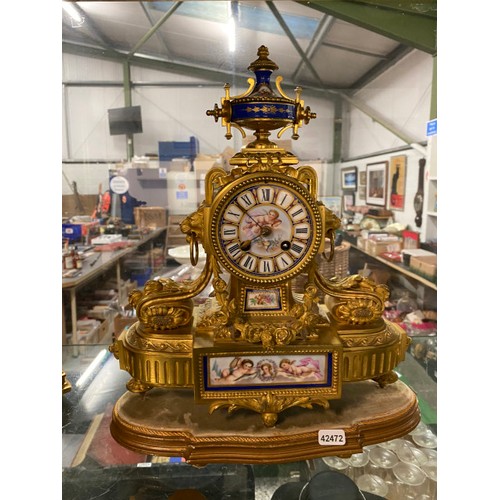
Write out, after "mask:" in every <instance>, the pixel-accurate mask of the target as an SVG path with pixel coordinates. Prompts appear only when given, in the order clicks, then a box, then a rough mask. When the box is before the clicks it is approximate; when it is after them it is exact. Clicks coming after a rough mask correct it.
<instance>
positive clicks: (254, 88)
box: [207, 45, 316, 149]
mask: <svg viewBox="0 0 500 500" xmlns="http://www.w3.org/2000/svg"><path fill="white" fill-rule="evenodd" d="M257 56H258V58H257V59H256V60H255V61H253V62H252V63H251V64H250V66H248V69H249V70H251V71H253V72H254V73H255V79H253V78H248V80H247V81H248V83H249V88H248V89H247V90H246V92H244V93H243V94H241V95H238V96H235V97H231V96H230V93H229V90H230V86H229V84H227V83H226V84H225V85H224V89H225V96H224V97H223V98H222V99H221V104H222V107H221V108H219V107H218V105H217V104H215V106H214V109H211V110H208V111H207V115H208V116H213V117H214V118H215V121H218V119H219V118H221V121H222V126H223V127H226V138H227V139H230V138H231V137H232V133H231V127H236V128H237V129H238V130H239V131H240V132H241V134H242V136H243V137H246V133H245V131H244V130H243V129H249V130H253V131H254V135H255V137H256V138H257V140H256V141H254V142H253V143H251V144H249V145H248V146H247V147H251V148H257V149H269V148H273V147H274V148H277V146H276V145H275V144H274V143H272V142H270V141H269V139H268V138H269V136H270V131H271V130H276V129H280V130H279V131H278V134H277V135H278V138H279V137H281V135H282V134H283V133H284V132H285V130H288V129H289V128H293V135H292V139H298V137H299V135H298V133H297V131H298V129H299V127H301V126H302V124H307V123H309V120H311V119H313V118H316V113H312V112H311V110H310V108H309V106H307V107H306V108H304V101H303V100H301V99H300V94H301V92H302V89H301V88H300V87H297V88H296V89H295V93H296V95H295V99H292V98H290V97H288V96H287V95H286V94H285V93H284V92H283V90H282V88H281V81H282V80H283V78H282V77H281V76H278V77H276V80H275V85H276V88H277V90H278V94H277V93H275V92H274V91H273V89H272V87H271V75H272V72H273V71H274V70H277V69H279V67H278V65H277V64H276V63H275V62H274V61H272V60H271V59H269V57H268V56H269V50H268V48H267V47H266V46H264V45H261V46H260V47H259V49H258V50H257Z"/></svg>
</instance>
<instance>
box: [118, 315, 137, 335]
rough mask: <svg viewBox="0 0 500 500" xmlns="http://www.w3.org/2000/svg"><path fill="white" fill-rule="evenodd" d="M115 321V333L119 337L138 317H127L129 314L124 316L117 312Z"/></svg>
mask: <svg viewBox="0 0 500 500" xmlns="http://www.w3.org/2000/svg"><path fill="white" fill-rule="evenodd" d="M113 322H114V324H113V328H114V330H113V333H114V336H115V338H118V337H119V336H120V334H121V333H122V332H123V330H125V329H126V328H127V327H129V326H130V325H133V324H134V323H136V322H137V318H136V317H135V316H133V317H127V316H122V315H121V314H117V315H116V316H115V319H114V320H113Z"/></svg>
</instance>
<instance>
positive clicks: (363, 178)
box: [358, 170, 366, 186]
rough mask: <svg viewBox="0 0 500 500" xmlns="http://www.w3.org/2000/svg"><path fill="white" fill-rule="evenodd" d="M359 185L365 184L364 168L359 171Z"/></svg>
mask: <svg viewBox="0 0 500 500" xmlns="http://www.w3.org/2000/svg"><path fill="white" fill-rule="evenodd" d="M358 181H359V185H360V186H366V170H362V171H361V172H359V179H358Z"/></svg>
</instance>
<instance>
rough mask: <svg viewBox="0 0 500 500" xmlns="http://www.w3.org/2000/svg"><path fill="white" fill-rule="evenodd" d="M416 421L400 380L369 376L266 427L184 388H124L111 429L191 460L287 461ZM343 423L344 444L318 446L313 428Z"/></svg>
mask: <svg viewBox="0 0 500 500" xmlns="http://www.w3.org/2000/svg"><path fill="white" fill-rule="evenodd" d="M419 421H420V411H419V407H418V402H417V398H416V395H415V393H414V392H413V391H412V390H411V389H410V388H409V387H408V386H406V385H405V384H404V383H403V382H401V381H397V382H395V383H394V384H390V385H389V386H387V387H385V388H384V389H381V388H380V387H379V386H378V384H376V383H375V382H373V381H371V380H367V381H362V382H356V383H346V384H344V387H343V394H342V399H340V400H332V401H330V402H329V408H327V409H318V410H315V411H308V412H304V411H303V410H301V409H299V408H290V409H288V410H285V411H284V412H282V413H281V414H280V421H279V426H276V427H273V428H269V427H266V426H265V425H264V423H263V422H262V419H261V418H260V416H259V415H258V414H256V413H255V412H252V411H248V410H238V411H237V415H236V414H233V415H229V414H228V413H226V412H215V413H213V414H212V415H210V416H209V415H208V412H207V408H206V406H203V405H196V404H195V403H194V402H193V397H192V392H191V391H189V390H168V389H164V388H155V389H152V390H151V391H149V392H148V393H147V394H145V395H144V394H134V393H131V392H128V393H126V394H124V395H123V396H122V397H121V398H120V399H119V400H118V401H117V402H116V404H115V407H114V410H113V418H112V423H111V434H112V436H113V437H114V439H115V440H116V441H117V442H118V443H120V444H121V445H122V446H124V447H126V448H128V449H131V450H134V451H137V452H140V453H145V454H148V455H155V456H169V457H170V456H181V457H184V458H185V459H186V461H187V462H188V463H190V464H192V465H199V466H202V465H206V464H208V463H245V464H257V463H266V464H267V463H285V462H295V461H302V460H306V459H312V458H319V457H323V456H333V455H337V456H344V457H348V456H350V455H352V454H353V453H359V452H361V451H362V448H363V447H364V446H367V445H371V444H376V443H380V442H384V441H388V440H391V439H396V438H398V437H402V436H404V435H406V434H408V433H409V432H410V431H412V430H413V429H414V428H415V427H416V426H417V424H418V423H419ZM332 429H333V430H341V431H342V430H343V431H344V432H345V438H346V439H345V444H344V445H341V446H338V445H333V446H332V445H330V446H325V445H320V444H319V441H318V432H319V431H322V430H332Z"/></svg>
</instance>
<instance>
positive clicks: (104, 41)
mask: <svg viewBox="0 0 500 500" xmlns="http://www.w3.org/2000/svg"><path fill="white" fill-rule="evenodd" d="M274 3H275V2H272V1H266V4H267V5H268V7H269V9H270V10H271V12H272V13H273V15H274V17H275V18H276V20H277V21H278V23H279V24H280V26H281V28H282V29H283V31H284V32H285V34H286V35H287V37H288V38H289V40H290V42H291V43H292V45H293V46H294V48H295V50H296V51H297V52H298V54H299V55H300V58H301V62H300V63H299V65H298V66H297V68H296V70H295V72H294V74H293V77H292V78H293V79H296V78H297V77H298V75H299V74H300V71H301V69H302V67H303V66H306V67H307V68H308V69H309V70H310V71H311V73H312V74H313V75H314V77H315V78H316V80H317V81H318V83H319V87H315V86H311V85H302V87H303V88H305V89H308V91H309V92H310V93H312V94H314V95H315V96H317V97H322V98H325V97H326V96H328V95H329V96H330V97H331V98H332V99H334V101H335V102H336V106H335V107H336V108H337V107H338V100H337V99H335V96H340V97H342V98H343V99H344V100H345V101H347V102H349V103H350V104H351V105H353V106H355V107H356V108H358V109H359V110H360V111H362V112H363V113H365V114H367V115H368V116H369V117H370V118H371V119H373V120H374V121H376V122H377V123H379V124H380V125H382V126H383V127H384V128H386V129H387V130H388V131H390V132H391V133H392V134H394V135H395V136H397V137H398V138H400V139H401V140H402V141H404V142H405V143H406V144H409V145H411V144H413V143H415V142H416V140H415V139H414V138H412V137H410V136H408V135H406V134H405V133H404V132H402V131H401V130H399V129H398V128H397V127H396V126H394V125H393V124H391V123H389V122H388V121H387V120H386V119H385V118H384V117H383V116H381V115H380V114H379V113H377V112H376V111H375V110H373V109H371V108H370V107H369V106H367V105H366V104H365V103H363V102H361V101H360V100H358V99H355V98H354V97H352V93H353V92H354V91H355V90H358V89H359V88H361V87H362V86H364V85H366V84H367V83H368V82H369V81H371V80H373V79H374V78H376V77H377V76H379V75H380V74H381V73H382V72H383V71H385V70H387V68H388V67H390V66H391V65H393V64H395V62H397V61H398V60H400V59H401V58H402V57H404V56H405V55H406V54H407V53H408V52H410V51H411V49H410V48H408V47H398V48H397V49H395V50H394V51H393V52H392V53H391V54H389V55H388V56H379V55H376V54H365V55H372V56H373V57H382V58H383V59H384V60H382V61H381V62H380V63H379V64H377V65H376V66H375V67H374V68H372V69H371V70H370V71H369V72H368V73H366V74H365V75H363V77H362V78H360V79H359V80H358V81H357V82H356V83H355V85H354V86H353V88H351V89H350V91H351V92H349V91H345V90H344V91H341V90H338V89H331V88H330V89H327V88H325V85H324V83H323V82H322V80H321V78H320V76H319V74H318V72H317V71H316V69H315V68H314V66H313V65H312V63H311V61H310V59H311V58H312V56H313V55H314V53H315V52H316V51H317V50H318V48H319V47H320V46H321V45H322V43H323V40H324V37H325V36H326V34H327V33H328V31H329V29H330V28H331V27H332V26H333V24H334V22H335V18H339V19H343V20H345V21H347V22H350V23H352V24H355V25H357V26H362V27H364V28H366V29H368V30H370V31H374V32H377V33H379V34H382V35H384V36H387V37H389V38H391V39H394V40H398V41H400V43H402V44H405V45H407V46H409V47H413V48H417V49H419V50H423V51H424V52H427V53H431V54H435V52H436V15H435V14H436V2H435V0H428V1H425V0H423V1H421V3H419V4H414V3H412V5H406V4H404V5H402V2H397V7H395V5H396V2H393V1H391V0H385V1H384V0H381V1H370V0H366V1H364V2H360V1H356V0H350V1H345V0H334V1H319V0H311V1H297V3H300V4H304V5H306V6H307V7H309V8H312V9H315V10H319V11H321V12H324V13H325V14H327V16H325V17H324V18H323V19H322V20H321V22H320V24H319V26H318V29H317V31H316V33H315V34H314V36H313V38H312V41H311V44H310V45H309V47H308V48H307V50H306V52H304V51H303V50H302V48H301V47H300V45H299V43H298V42H297V40H296V39H295V37H294V35H293V33H292V32H291V30H290V28H289V27H288V26H287V24H286V22H285V20H284V19H283V17H282V16H281V14H280V13H279V11H278V9H277V8H276V6H275V5H274ZM181 4H182V2H180V1H179V2H176V3H175V4H174V5H173V6H172V7H171V8H170V9H169V10H168V11H167V12H166V13H165V14H164V15H163V16H162V17H161V18H160V19H159V20H158V21H157V22H156V23H155V24H153V22H152V18H151V16H149V15H148V11H147V9H146V7H145V6H144V3H143V2H141V5H142V8H143V10H144V13H145V15H146V16H147V18H148V20H149V22H150V24H151V25H152V27H151V29H150V30H148V32H147V33H146V34H145V35H144V36H143V37H142V38H141V39H140V40H139V41H138V42H137V44H136V45H135V46H134V48H133V49H132V50H130V51H129V52H128V53H124V52H121V51H117V50H115V49H113V48H112V42H111V41H110V40H109V39H108V38H107V37H106V36H105V35H104V34H102V33H100V32H99V30H98V29H97V28H96V26H95V23H94V22H93V21H92V19H91V18H89V16H88V15H87V14H86V13H85V12H84V11H83V10H82V11H81V14H82V15H84V16H85V18H86V19H87V22H88V26H89V28H90V31H91V33H92V36H93V37H94V42H95V41H97V44H98V45H101V47H93V46H89V45H83V44H75V43H70V42H63V44H62V48H63V52H67V53H72V54H76V55H86V56H88V57H96V58H100V59H109V60H114V61H119V62H121V63H125V61H127V64H126V66H125V67H124V76H126V75H130V66H129V65H130V64H134V65H137V66H141V67H144V68H150V69H155V70H159V71H166V72H173V73H177V74H183V75H186V76H190V77H196V78H201V79H205V80H211V81H218V82H221V81H226V80H227V78H228V77H229V78H230V79H231V81H232V82H233V84H235V85H241V86H243V87H245V86H246V82H247V75H242V74H234V73H232V72H231V73H229V72H225V71H219V70H214V69H211V68H206V67H201V66H195V65H192V64H191V63H190V64H187V63H179V62H172V61H168V60H165V59H163V58H157V57H149V56H145V55H141V56H138V55H137V54H136V52H137V51H138V50H139V49H140V48H141V47H142V46H143V45H144V44H145V43H146V42H147V41H148V40H149V39H150V38H151V37H152V36H153V35H154V34H157V35H158V36H160V38H161V40H162V43H163V45H165V46H166V43H165V40H164V39H163V38H162V37H161V33H160V32H159V31H158V29H159V28H160V27H161V26H162V25H163V24H164V23H165V22H166V21H167V20H168V19H169V18H170V16H171V15H172V14H173V13H174V12H175V10H177V8H178V7H179V6H180V5H181ZM403 35H404V36H403ZM336 48H341V49H343V50H352V49H348V48H346V47H340V46H339V47H336ZM124 80H125V81H124V85H126V86H127V88H128V89H129V91H130V87H131V86H133V82H130V76H129V79H128V81H127V78H124ZM284 86H285V87H286V86H287V85H284ZM289 86H292V87H294V86H295V85H294V84H293V82H291V83H290V84H289ZM325 94H326V95H325Z"/></svg>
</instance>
